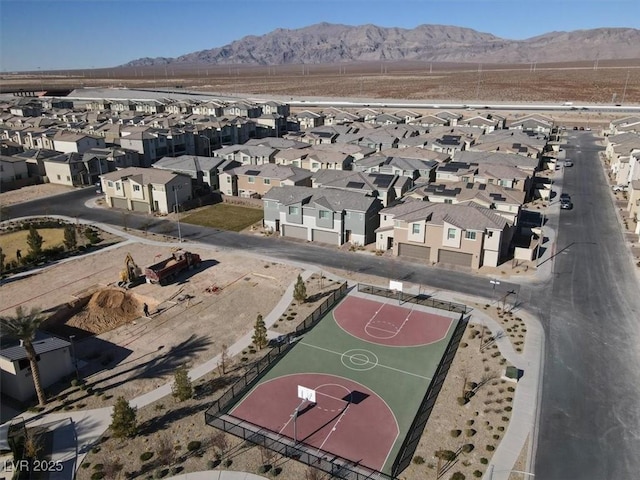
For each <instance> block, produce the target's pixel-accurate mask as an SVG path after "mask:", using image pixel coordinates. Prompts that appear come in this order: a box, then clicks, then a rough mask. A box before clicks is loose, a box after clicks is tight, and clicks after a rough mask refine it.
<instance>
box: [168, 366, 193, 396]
mask: <svg viewBox="0 0 640 480" xmlns="http://www.w3.org/2000/svg"><path fill="white" fill-rule="evenodd" d="M171 393H172V394H173V397H174V398H175V399H176V400H177V401H178V402H184V401H185V400H189V399H190V398H191V397H193V385H192V384H191V379H190V378H189V372H188V370H187V366H186V365H180V366H179V367H178V368H177V369H176V371H175V373H174V375H173V385H172V386H171Z"/></svg>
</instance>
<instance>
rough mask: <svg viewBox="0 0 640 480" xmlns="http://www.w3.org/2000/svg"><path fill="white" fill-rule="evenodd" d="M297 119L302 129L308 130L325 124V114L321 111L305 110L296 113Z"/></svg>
mask: <svg viewBox="0 0 640 480" xmlns="http://www.w3.org/2000/svg"><path fill="white" fill-rule="evenodd" d="M295 119H296V121H297V122H298V125H299V126H300V130H308V129H310V128H315V127H319V126H320V125H324V115H323V114H321V113H315V112H311V111H309V110H304V111H302V112H300V113H297V114H296V115H295Z"/></svg>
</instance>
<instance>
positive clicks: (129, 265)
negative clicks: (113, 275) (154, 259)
mask: <svg viewBox="0 0 640 480" xmlns="http://www.w3.org/2000/svg"><path fill="white" fill-rule="evenodd" d="M144 280H145V279H144V275H142V269H141V268H140V267H139V266H138V264H136V262H135V261H134V260H133V257H132V256H131V254H130V253H127V256H126V257H125V259H124V269H123V270H122V271H121V272H120V281H119V282H118V286H119V287H122V288H127V289H129V288H132V287H135V286H136V285H139V284H141V283H143V282H144Z"/></svg>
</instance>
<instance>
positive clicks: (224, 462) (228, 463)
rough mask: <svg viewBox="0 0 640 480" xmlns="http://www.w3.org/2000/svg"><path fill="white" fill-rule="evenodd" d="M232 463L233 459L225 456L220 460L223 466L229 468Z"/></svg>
mask: <svg viewBox="0 0 640 480" xmlns="http://www.w3.org/2000/svg"><path fill="white" fill-rule="evenodd" d="M232 463H233V460H231V459H230V458H227V459H226V460H225V461H223V462H222V465H223V466H224V468H229V467H230V466H231V464H232Z"/></svg>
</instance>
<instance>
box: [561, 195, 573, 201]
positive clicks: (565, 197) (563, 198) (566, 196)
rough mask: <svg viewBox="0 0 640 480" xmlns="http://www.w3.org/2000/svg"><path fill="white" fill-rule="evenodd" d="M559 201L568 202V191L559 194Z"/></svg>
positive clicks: (569, 198) (569, 196)
mask: <svg viewBox="0 0 640 480" xmlns="http://www.w3.org/2000/svg"><path fill="white" fill-rule="evenodd" d="M560 201H561V202H570V201H571V195H569V194H568V193H561V194H560Z"/></svg>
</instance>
